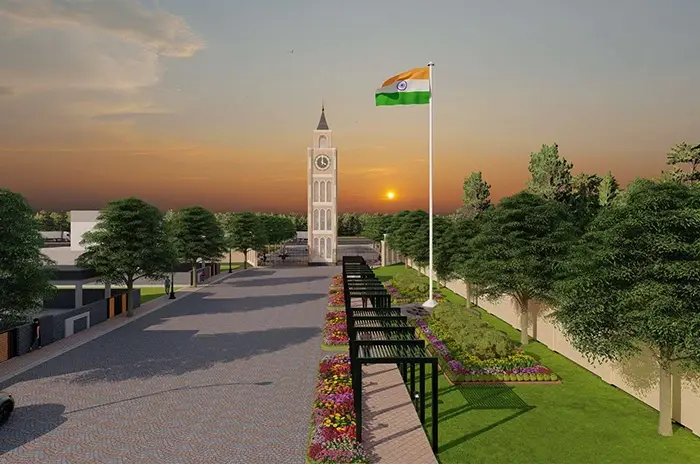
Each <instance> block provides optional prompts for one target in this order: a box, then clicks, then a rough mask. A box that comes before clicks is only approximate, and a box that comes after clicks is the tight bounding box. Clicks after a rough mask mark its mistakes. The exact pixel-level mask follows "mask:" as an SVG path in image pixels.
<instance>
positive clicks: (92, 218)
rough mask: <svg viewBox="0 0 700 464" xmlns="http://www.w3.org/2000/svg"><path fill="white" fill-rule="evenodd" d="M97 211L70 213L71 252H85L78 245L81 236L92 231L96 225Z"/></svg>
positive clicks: (81, 238) (98, 213)
mask: <svg viewBox="0 0 700 464" xmlns="http://www.w3.org/2000/svg"><path fill="white" fill-rule="evenodd" d="M99 215H100V212H99V211H71V212H70V249H71V251H85V248H84V247H83V246H82V245H80V242H81V240H83V234H84V233H85V232H88V231H90V230H92V229H93V228H94V227H95V226H96V225H97V216H99Z"/></svg>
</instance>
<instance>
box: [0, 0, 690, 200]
mask: <svg viewBox="0 0 700 464" xmlns="http://www.w3.org/2000/svg"><path fill="white" fill-rule="evenodd" d="M699 17H700V2H698V1H697V0H666V1H663V2H662V1H658V0H615V1H609V0H588V1H586V2H583V1H576V2H574V1H570V2H562V1H560V0H529V1H527V2H524V1H522V0H499V1H487V0H483V1H473V0H435V1H434V2H425V1H418V0H402V1H395V0H386V1H383V2H374V1H372V2H370V1H369V0H354V1H351V2H350V1H340V0H294V1H289V0H197V1H196V2H195V1H192V0H142V1H139V0H53V1H51V0H0V188H9V189H11V190H14V191H17V192H20V193H22V194H23V195H24V196H25V197H26V198H27V199H28V201H29V202H30V204H31V205H32V206H33V207H35V208H36V209H47V210H70V209H97V208H100V207H103V206H104V205H105V204H106V202H108V201H110V200H113V199H116V198H121V197H127V196H138V197H141V198H143V199H145V200H147V201H149V202H151V203H153V204H155V205H157V206H159V207H161V208H163V209H168V208H180V207H184V206H190V205H202V206H204V207H207V208H210V209H212V210H214V211H247V210H252V211H276V212H283V211H300V212H301V211H305V208H306V191H307V187H306V148H307V147H308V146H310V144H311V141H312V133H313V130H314V129H315V128H316V125H317V123H318V119H319V116H320V108H321V104H322V102H323V104H325V108H326V116H327V119H328V123H329V125H330V128H331V129H332V130H333V142H334V145H335V146H336V147H337V148H338V153H339V197H338V201H339V208H340V210H341V211H377V212H393V211H398V210H403V209H414V208H423V209H427V207H428V108H427V106H413V107H375V106H374V90H375V89H376V88H378V87H380V86H381V84H382V82H383V81H384V80H385V79H387V78H389V77H391V76H393V75H395V74H398V73H400V72H403V71H406V70H408V69H410V68H414V67H419V66H423V65H425V64H426V63H427V62H428V61H433V62H434V63H435V67H434V85H433V96H434V163H435V164H434V166H435V174H434V180H435V190H434V192H435V209H436V211H438V212H451V211H453V210H454V209H456V208H457V207H458V206H459V204H460V202H461V191H462V182H463V179H464V178H465V177H467V176H468V175H469V173H470V172H471V171H482V172H483V175H484V178H485V179H486V180H487V181H488V182H489V183H490V184H491V185H492V196H493V198H494V200H498V199H499V198H500V197H502V196H505V195H511V194H513V193H516V192H518V191H520V190H522V189H523V188H524V186H525V182H526V180H527V179H528V177H529V173H528V170H527V166H528V160H529V155H530V153H531V152H533V151H537V150H539V148H540V147H541V146H542V144H545V143H546V144H550V143H554V142H556V143H558V144H559V149H560V154H561V155H562V156H564V157H565V158H567V159H568V160H569V161H571V162H573V164H574V172H575V173H576V172H582V171H584V172H589V173H599V174H604V173H605V172H607V171H608V170H611V171H612V172H613V174H614V175H615V176H616V177H617V178H618V180H619V181H620V182H621V183H622V184H626V183H627V182H629V181H630V180H632V179H634V178H635V177H639V176H642V177H649V176H655V175H657V174H658V173H659V172H660V171H661V170H662V169H664V168H665V158H666V157H665V155H666V153H667V152H668V149H669V148H670V147H671V146H673V145H675V144H676V143H678V142H681V141H687V142H695V143H698V142H700V84H698V83H700V28H698V27H697V18H699ZM292 50H293V52H292ZM390 190H391V191H394V192H395V194H396V195H395V198H394V199H393V200H391V201H390V200H387V199H386V192H387V191H390Z"/></svg>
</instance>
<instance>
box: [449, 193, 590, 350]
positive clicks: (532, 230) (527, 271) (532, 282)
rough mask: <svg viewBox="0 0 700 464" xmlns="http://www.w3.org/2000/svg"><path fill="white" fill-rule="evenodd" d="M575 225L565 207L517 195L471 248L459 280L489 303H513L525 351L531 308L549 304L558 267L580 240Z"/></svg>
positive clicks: (493, 213)
mask: <svg viewBox="0 0 700 464" xmlns="http://www.w3.org/2000/svg"><path fill="white" fill-rule="evenodd" d="M573 220H574V219H573V217H572V216H571V215H570V214H569V212H568V209H567V207H566V205H565V204H563V203H561V202H557V201H554V200H547V199H545V198H542V197H541V196H538V195H534V194H532V193H528V192H521V193H518V194H516V195H513V196H511V197H506V198H503V199H502V200H501V201H500V203H499V204H498V205H497V206H496V207H494V208H490V209H489V210H488V211H486V212H485V213H484V214H483V216H482V217H481V222H480V225H479V231H478V234H477V235H476V236H475V237H474V238H473V239H472V240H471V241H470V243H469V253H470V256H468V257H467V259H466V261H465V262H464V264H463V266H462V275H463V278H464V279H465V280H466V281H468V282H470V283H472V284H476V285H478V286H479V289H480V292H481V293H482V294H483V295H485V296H486V297H487V298H490V299H499V298H501V297H503V296H504V295H508V296H510V297H512V298H513V299H514V300H515V301H516V303H517V309H518V310H519V313H520V341H521V343H522V344H523V345H525V344H527V343H528V338H529V337H528V333H527V331H528V325H529V321H528V308H529V302H530V301H531V300H538V301H541V302H544V303H550V302H553V295H552V284H553V282H554V281H555V280H556V277H557V265H558V263H559V262H560V261H561V260H563V259H564V257H565V255H566V253H567V251H568V249H569V247H570V245H571V243H572V242H573V240H575V238H576V237H577V236H578V235H579V234H578V229H577V227H576V226H575V225H574V223H573Z"/></svg>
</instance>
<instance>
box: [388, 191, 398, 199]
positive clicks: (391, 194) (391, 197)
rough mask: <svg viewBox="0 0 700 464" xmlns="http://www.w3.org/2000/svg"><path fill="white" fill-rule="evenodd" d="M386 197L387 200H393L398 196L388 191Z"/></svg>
mask: <svg viewBox="0 0 700 464" xmlns="http://www.w3.org/2000/svg"><path fill="white" fill-rule="evenodd" d="M386 197H387V199H389V200H393V199H394V197H396V194H395V193H394V192H392V191H388V192H386Z"/></svg>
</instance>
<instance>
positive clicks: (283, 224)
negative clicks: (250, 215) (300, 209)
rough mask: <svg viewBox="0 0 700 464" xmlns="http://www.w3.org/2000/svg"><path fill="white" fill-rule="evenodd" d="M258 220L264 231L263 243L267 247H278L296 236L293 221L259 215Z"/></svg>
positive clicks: (270, 215)
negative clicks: (264, 238)
mask: <svg viewBox="0 0 700 464" xmlns="http://www.w3.org/2000/svg"><path fill="white" fill-rule="evenodd" d="M260 220H261V222H262V228H263V229H264V231H265V237H266V240H265V242H266V244H268V245H278V244H280V243H283V242H286V241H287V240H291V239H293V238H294V237H296V235H297V229H296V226H295V225H294V220H293V219H290V218H288V217H284V216H275V215H272V214H262V215H260Z"/></svg>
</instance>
